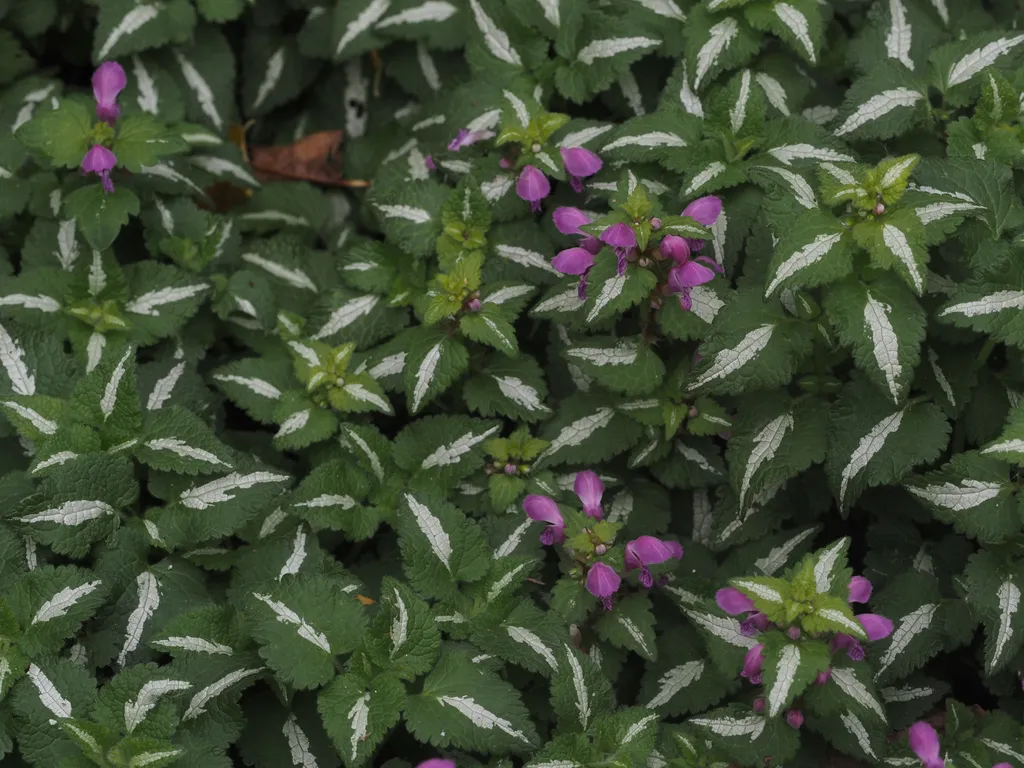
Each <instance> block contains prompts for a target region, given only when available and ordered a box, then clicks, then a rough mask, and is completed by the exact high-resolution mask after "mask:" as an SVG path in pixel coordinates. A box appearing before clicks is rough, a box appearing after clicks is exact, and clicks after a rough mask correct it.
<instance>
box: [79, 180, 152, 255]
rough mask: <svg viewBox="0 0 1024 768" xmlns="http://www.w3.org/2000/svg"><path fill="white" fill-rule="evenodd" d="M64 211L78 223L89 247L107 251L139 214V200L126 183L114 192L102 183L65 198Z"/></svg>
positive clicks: (83, 188)
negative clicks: (123, 229)
mask: <svg viewBox="0 0 1024 768" xmlns="http://www.w3.org/2000/svg"><path fill="white" fill-rule="evenodd" d="M64 211H65V213H67V215H68V216H69V217H73V218H74V219H75V220H76V221H77V222H78V226H79V228H80V229H81V232H82V234H83V235H84V236H85V239H86V240H87V241H88V242H89V245H91V246H92V247H93V248H95V249H96V250H98V251H103V250H106V249H107V248H109V247H110V246H111V244H112V243H113V242H114V240H115V239H116V238H117V235H118V233H119V232H120V231H121V227H123V226H124V225H125V224H127V223H128V218H129V217H130V216H137V215H138V214H139V198H137V197H136V196H135V193H134V192H132V191H131V190H130V189H128V188H127V187H125V186H124V185H123V184H122V185H119V186H118V187H117V188H116V189H115V190H114V191H113V192H111V193H107V192H105V191H104V190H103V187H102V185H100V184H90V185H89V186H87V187H82V188H81V189H78V190H75V191H74V192H72V193H71V194H70V195H68V196H67V197H66V198H65V199H64Z"/></svg>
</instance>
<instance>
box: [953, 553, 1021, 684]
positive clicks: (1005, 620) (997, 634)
mask: <svg viewBox="0 0 1024 768" xmlns="http://www.w3.org/2000/svg"><path fill="white" fill-rule="evenodd" d="M966 576H967V601H968V603H969V604H970V605H971V608H972V610H974V611H976V612H977V613H978V614H979V615H980V616H981V619H982V621H983V622H984V624H985V673H986V674H987V675H992V674H994V673H996V672H998V671H999V670H1000V669H1003V668H1004V667H1005V666H1006V665H1007V664H1008V663H1009V662H1010V660H1011V659H1013V658H1014V655H1015V654H1016V653H1017V652H1018V651H1019V650H1020V648H1021V646H1022V645H1024V612H1022V611H1020V599H1021V588H1022V587H1024V569H1022V568H1021V566H1020V564H1019V563H1014V562H1011V561H1010V560H1008V559H1006V558H1000V557H998V556H997V555H995V554H993V553H992V552H990V551H985V550H982V551H981V552H978V553H976V554H974V555H972V556H971V558H970V561H969V562H968V564H967V570H966Z"/></svg>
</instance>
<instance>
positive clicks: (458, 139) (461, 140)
mask: <svg viewBox="0 0 1024 768" xmlns="http://www.w3.org/2000/svg"><path fill="white" fill-rule="evenodd" d="M494 135H495V134H494V131H470V130H468V129H466V128H459V132H458V133H456V134H455V138H454V139H452V140H451V141H449V142H448V149H449V150H451V151H452V152H458V151H459V150H460V149H462V148H463V147H469V146H472V145H473V144H476V143H477V142H478V141H484V140H485V139H493V138H494Z"/></svg>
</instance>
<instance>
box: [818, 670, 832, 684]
mask: <svg viewBox="0 0 1024 768" xmlns="http://www.w3.org/2000/svg"><path fill="white" fill-rule="evenodd" d="M831 677H832V667H829V668H828V669H826V670H825V671H824V672H819V673H818V676H817V677H816V678H814V684H815V685H824V684H825V683H827V682H828V681H829V679H830V678H831Z"/></svg>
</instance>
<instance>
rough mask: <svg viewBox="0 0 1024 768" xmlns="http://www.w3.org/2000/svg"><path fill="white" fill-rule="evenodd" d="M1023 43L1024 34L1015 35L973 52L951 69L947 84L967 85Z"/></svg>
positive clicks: (1002, 38)
mask: <svg viewBox="0 0 1024 768" xmlns="http://www.w3.org/2000/svg"><path fill="white" fill-rule="evenodd" d="M1021 43H1024V34H1021V35H1014V36H1013V37H1001V38H999V39H998V40H996V41H994V42H991V43H989V44H988V45H985V46H982V47H981V48H978V49H977V50H974V51H971V52H970V53H968V54H966V55H964V56H963V57H961V58H960V59H959V60H958V61H957V62H956V63H954V64H953V66H951V67H950V68H949V74H948V75H947V77H946V84H947V85H950V86H953V85H960V84H961V83H966V82H967V81H968V80H970V79H971V78H972V77H974V76H975V75H976V74H978V73H979V72H981V71H983V70H984V69H985V68H986V67H990V66H992V65H993V64H995V62H996V59H998V58H1000V57H1001V56H1003V55H1004V54H1006V53H1009V52H1010V51H1012V50H1013V49H1014V48H1016V47H1017V46H1018V45H1020V44H1021Z"/></svg>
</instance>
